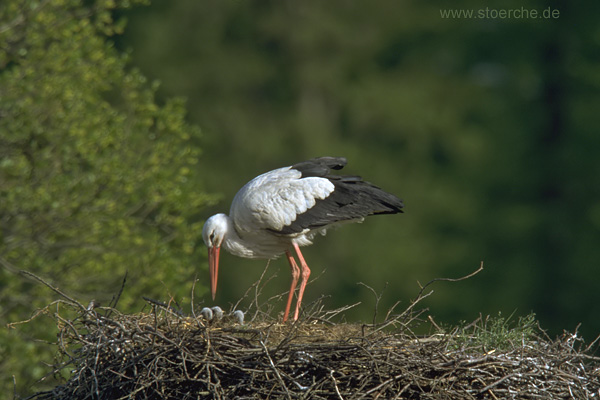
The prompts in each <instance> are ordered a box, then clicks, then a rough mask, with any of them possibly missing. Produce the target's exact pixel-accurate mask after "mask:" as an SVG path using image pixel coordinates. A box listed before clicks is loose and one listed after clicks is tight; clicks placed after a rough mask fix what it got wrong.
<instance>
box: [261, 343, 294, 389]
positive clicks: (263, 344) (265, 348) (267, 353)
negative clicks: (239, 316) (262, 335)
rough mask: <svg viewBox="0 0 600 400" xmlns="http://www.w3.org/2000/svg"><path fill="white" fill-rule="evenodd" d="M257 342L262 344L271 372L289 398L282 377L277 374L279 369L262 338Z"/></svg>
mask: <svg viewBox="0 0 600 400" xmlns="http://www.w3.org/2000/svg"><path fill="white" fill-rule="evenodd" d="M259 343H260V345H261V346H262V348H263V350H264V351H265V355H266V356H267V359H268V360H269V364H271V368H272V369H273V372H274V373H275V376H276V377H277V380H278V381H279V384H280V385H281V387H282V388H283V389H284V390H285V394H286V396H287V398H288V399H289V400H291V399H292V396H291V395H290V392H289V390H288V388H287V386H286V385H285V382H283V378H281V375H280V374H279V370H278V369H277V367H276V366H275V363H274V362H273V359H272V358H271V355H270V354H269V350H267V346H265V343H264V342H263V341H262V340H260V341H259Z"/></svg>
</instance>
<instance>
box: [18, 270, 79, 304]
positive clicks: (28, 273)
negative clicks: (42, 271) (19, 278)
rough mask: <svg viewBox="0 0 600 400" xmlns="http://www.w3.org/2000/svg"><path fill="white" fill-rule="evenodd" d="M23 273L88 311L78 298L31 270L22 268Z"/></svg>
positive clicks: (21, 272)
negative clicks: (67, 293)
mask: <svg viewBox="0 0 600 400" xmlns="http://www.w3.org/2000/svg"><path fill="white" fill-rule="evenodd" d="M20 274H21V275H26V276H28V277H30V278H33V279H34V280H36V281H38V282H39V283H41V284H43V285H45V286H46V287H48V288H50V289H51V290H53V291H54V292H55V293H58V294H59V295H61V296H62V297H64V298H65V299H67V300H68V301H69V302H70V303H73V304H75V305H76V306H77V307H79V308H80V309H81V310H82V311H86V310H87V309H86V307H84V306H83V304H81V303H80V302H78V301H77V300H75V299H74V298H72V297H71V296H68V295H66V294H65V293H64V292H62V291H61V290H60V289H58V288H57V287H54V286H52V285H51V284H49V283H48V282H46V281H45V280H43V279H42V278H40V277H39V276H37V275H35V274H33V273H31V272H29V271H25V270H21V271H20Z"/></svg>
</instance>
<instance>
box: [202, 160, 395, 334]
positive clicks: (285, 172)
mask: <svg viewBox="0 0 600 400" xmlns="http://www.w3.org/2000/svg"><path fill="white" fill-rule="evenodd" d="M345 165H346V159H345V158H342V157H321V158H315V159H312V160H308V161H304V162H301V163H298V164H294V165H292V166H290V167H284V168H279V169H276V170H273V171H270V172H267V173H265V174H262V175H260V176H257V177H256V178H254V179H252V180H251V181H250V182H248V183H247V184H246V185H245V186H244V187H242V188H241V189H240V191H239V192H238V193H237V194H236V195H235V197H234V199H233V202H232V203H231V210H230V212H229V216H227V215H225V214H215V215H213V216H212V217H210V218H209V219H208V220H206V223H205V224H204V228H203V229H202V237H203V239H204V243H205V244H206V246H207V247H208V255H209V269H210V289H211V292H212V298H213V300H214V299H215V295H216V292H217V277H218V273H219V252H220V249H221V246H222V247H224V248H225V250H227V251H228V252H230V253H231V254H234V255H236V256H239V257H245V258H267V259H273V258H277V257H279V256H280V255H282V254H284V253H285V255H286V257H287V259H288V261H289V263H290V267H291V268H292V284H291V286H290V292H289V295H288V299H287V304H286V307H285V313H284V315H283V322H285V321H287V319H288V315H289V312H290V306H291V304H292V297H293V294H294V291H295V289H296V285H297V283H298V279H300V289H299V291H298V299H297V300H296V310H295V312H294V320H297V319H298V312H299V310H300V304H301V303H302V296H303V294H304V289H305V288H306V282H307V281H308V277H309V275H310V269H309V268H308V265H307V264H306V261H305V260H304V257H303V256H302V252H301V251H300V246H307V245H309V244H312V239H313V238H314V236H315V235H316V234H317V233H320V234H323V235H324V234H325V231H326V230H327V229H328V228H330V227H332V226H334V225H337V224H340V223H345V222H360V221H362V220H363V219H364V217H366V216H369V215H375V214H396V213H401V212H402V207H403V204H402V200H400V199H398V198H397V197H396V196H394V195H393V194H390V193H387V192H385V191H383V190H382V189H380V188H378V187H377V186H375V185H373V184H371V183H369V182H365V181H363V180H362V179H361V178H360V177H359V176H343V175H332V174H331V170H332V169H334V170H339V169H342V168H343V167H344V166H345ZM292 249H293V250H294V251H295V253H296V256H297V257H298V260H299V261H300V266H301V267H302V268H299V267H298V264H297V263H296V261H295V259H294V256H293V255H292Z"/></svg>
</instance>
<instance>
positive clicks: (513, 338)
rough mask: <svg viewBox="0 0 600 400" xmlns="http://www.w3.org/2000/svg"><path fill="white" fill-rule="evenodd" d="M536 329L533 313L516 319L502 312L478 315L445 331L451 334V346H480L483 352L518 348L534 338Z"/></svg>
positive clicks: (457, 347)
mask: <svg viewBox="0 0 600 400" xmlns="http://www.w3.org/2000/svg"><path fill="white" fill-rule="evenodd" d="M538 329H539V328H538V323H537V321H536V319H535V314H534V313H531V314H529V315H526V316H522V317H519V318H518V319H517V320H516V321H514V320H512V318H511V316H509V317H508V318H505V317H503V316H502V313H498V316H497V317H490V316H487V317H485V318H481V317H480V318H479V319H478V320H477V321H475V322H472V323H470V324H465V323H463V324H462V326H459V327H458V328H453V329H451V331H452V332H446V333H447V334H450V335H451V339H450V342H449V343H450V346H451V347H455V348H456V349H462V348H467V347H468V348H480V349H481V351H482V352H484V353H485V352H489V351H510V350H511V349H514V348H520V347H521V346H523V344H524V343H527V342H529V341H530V340H533V339H534V337H535V334H536V333H537V332H538Z"/></svg>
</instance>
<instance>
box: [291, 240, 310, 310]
mask: <svg viewBox="0 0 600 400" xmlns="http://www.w3.org/2000/svg"><path fill="white" fill-rule="evenodd" d="M294 250H296V254H297V255H298V260H300V265H301V266H302V271H301V273H300V289H299V290H298V300H296V311H295V312H294V321H295V320H297V319H298V314H299V313H300V304H301V303H302V296H303V295H304V289H306V283H307V282H308V277H309V276H310V268H308V264H306V261H304V256H302V252H301V251H300V246H298V245H297V244H296V243H294ZM296 268H297V267H296Z"/></svg>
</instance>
